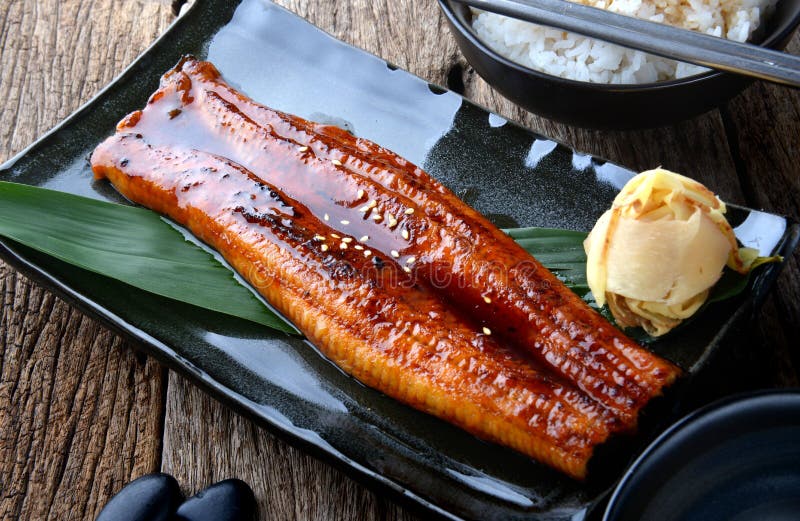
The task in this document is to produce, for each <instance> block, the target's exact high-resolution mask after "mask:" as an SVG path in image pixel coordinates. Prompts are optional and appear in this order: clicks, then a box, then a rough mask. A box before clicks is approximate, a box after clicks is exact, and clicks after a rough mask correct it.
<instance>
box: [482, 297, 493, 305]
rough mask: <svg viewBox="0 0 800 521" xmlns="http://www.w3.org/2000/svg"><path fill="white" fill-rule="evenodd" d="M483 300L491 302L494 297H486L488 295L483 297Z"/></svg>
mask: <svg viewBox="0 0 800 521" xmlns="http://www.w3.org/2000/svg"><path fill="white" fill-rule="evenodd" d="M483 301H484V302H486V303H487V304H491V303H492V299H490V298H489V297H486V296H484V297H483Z"/></svg>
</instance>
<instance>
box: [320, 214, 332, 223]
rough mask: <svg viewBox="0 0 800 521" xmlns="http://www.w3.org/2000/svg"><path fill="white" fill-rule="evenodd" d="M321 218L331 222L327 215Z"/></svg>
mask: <svg viewBox="0 0 800 521" xmlns="http://www.w3.org/2000/svg"><path fill="white" fill-rule="evenodd" d="M322 218H323V219H325V220H326V221H330V220H331V218H330V217H328V214H325V215H323V216H322Z"/></svg>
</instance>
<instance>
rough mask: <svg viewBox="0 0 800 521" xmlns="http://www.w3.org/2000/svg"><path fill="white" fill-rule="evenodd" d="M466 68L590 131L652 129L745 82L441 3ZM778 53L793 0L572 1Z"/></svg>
mask: <svg viewBox="0 0 800 521" xmlns="http://www.w3.org/2000/svg"><path fill="white" fill-rule="evenodd" d="M438 1H439V5H440V7H441V8H442V11H443V12H444V14H445V17H446V18H447V21H448V23H449V25H450V28H451V30H452V32H453V35H454V36H455V38H456V41H457V42H458V45H459V47H460V48H461V52H462V53H463V54H464V56H465V57H466V59H467V61H468V62H469V63H470V65H472V67H474V68H475V70H476V71H477V72H478V74H480V75H481V76H482V77H483V78H484V79H485V80H486V81H487V82H488V83H489V84H490V85H492V86H493V87H494V88H495V89H497V90H498V91H499V92H500V93H501V94H503V95H504V96H505V97H507V98H509V99H510V100H511V101H513V102H514V103H516V104H518V105H520V106H522V107H524V108H526V109H528V110H530V111H531V112H534V113H536V114H539V115H541V116H544V117H546V118H549V119H553V120H556V121H560V122H563V123H569V124H572V125H577V126H582V127H588V128H605V129H632V128H647V127H656V126H661V125H665V124H669V123H673V122H676V121H679V120H682V119H686V118H689V117H692V116H695V115H697V114H700V113H703V112H706V111H708V110H711V109H713V108H715V107H717V106H719V105H721V104H723V103H725V102H726V101H728V100H729V99H730V98H732V97H733V96H735V95H736V94H738V93H739V92H740V91H741V90H742V89H744V88H745V87H746V86H747V85H749V84H750V83H751V82H752V80H750V79H748V78H745V77H742V76H737V75H734V74H730V73H722V72H718V71H712V70H709V69H705V68H703V67H699V66H697V65H692V64H688V63H680V62H676V61H674V60H670V59H667V58H662V57H660V56H654V55H651V54H647V53H645V52H642V51H638V50H633V49H628V48H625V47H621V46H618V45H614V44H611V43H608V42H604V41H601V40H597V39H593V38H589V37H586V36H582V35H580V34H575V33H569V32H566V31H562V30H560V29H554V28H550V27H545V26H540V25H535V24H532V23H529V22H524V21H521V20H516V19H513V18H509V17H506V16H502V15H498V14H494V13H489V12H484V11H479V10H476V9H471V8H469V7H466V6H464V5H463V4H460V3H458V2H454V1H451V0H438ZM575 1H577V2H578V3H581V4H584V5H589V6H592V7H598V8H603V9H607V10H609V11H614V12H617V13H619V14H623V15H628V16H635V17H638V18H642V19H645V20H650V21H653V22H659V23H666V24H670V25H674V26H676V27H682V28H685V29H691V30H695V31H699V32H703V33H706V34H711V35H713V36H718V37H723V38H728V39H731V40H736V41H740V42H744V41H748V42H751V43H756V44H758V45H762V46H765V47H770V48H773V49H783V48H784V47H785V46H786V45H787V44H788V42H789V40H790V38H791V36H792V34H793V33H794V30H795V29H796V27H797V26H798V24H800V0H575Z"/></svg>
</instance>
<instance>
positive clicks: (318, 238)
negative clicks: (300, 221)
mask: <svg viewBox="0 0 800 521" xmlns="http://www.w3.org/2000/svg"><path fill="white" fill-rule="evenodd" d="M314 240H315V241H324V240H325V237H323V236H322V235H315V236H314Z"/></svg>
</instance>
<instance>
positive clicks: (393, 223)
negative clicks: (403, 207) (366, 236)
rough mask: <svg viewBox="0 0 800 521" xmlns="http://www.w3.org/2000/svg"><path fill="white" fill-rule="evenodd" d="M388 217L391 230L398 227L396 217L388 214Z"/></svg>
mask: <svg viewBox="0 0 800 521" xmlns="http://www.w3.org/2000/svg"><path fill="white" fill-rule="evenodd" d="M386 217H388V219H389V228H394V227H395V226H397V219H395V218H394V215H392V214H388V215H387V216H386Z"/></svg>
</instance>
